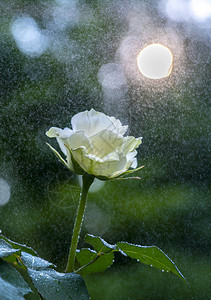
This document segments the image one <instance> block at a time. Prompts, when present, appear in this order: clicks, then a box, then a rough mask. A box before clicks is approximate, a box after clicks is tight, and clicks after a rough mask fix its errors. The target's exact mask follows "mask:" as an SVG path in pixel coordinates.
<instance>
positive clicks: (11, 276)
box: [0, 260, 32, 299]
mask: <svg viewBox="0 0 211 300" xmlns="http://www.w3.org/2000/svg"><path fill="white" fill-rule="evenodd" d="M0 278H1V279H3V280H4V281H5V282H7V283H9V284H11V285H12V286H14V287H15V288H17V289H18V291H19V292H20V294H21V295H23V296H24V295H26V294H28V293H30V292H32V290H31V289H30V288H29V286H28V284H27V283H26V282H25V280H24V279H23V277H22V276H21V275H20V273H19V272H18V271H17V270H16V269H15V268H13V267H12V266H11V265H10V264H8V263H7V262H5V261H3V260H0ZM0 299H2V298H1V294H0ZM14 299H16V298H14Z"/></svg>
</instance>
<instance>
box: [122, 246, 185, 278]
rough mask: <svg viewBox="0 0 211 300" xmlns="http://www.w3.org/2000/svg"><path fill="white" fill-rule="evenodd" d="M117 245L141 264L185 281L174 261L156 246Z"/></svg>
mask: <svg viewBox="0 0 211 300" xmlns="http://www.w3.org/2000/svg"><path fill="white" fill-rule="evenodd" d="M117 246H118V248H119V250H120V251H121V252H123V254H125V255H127V256H129V257H131V258H135V259H137V260H138V261H139V262H141V263H143V264H146V265H150V266H152V267H155V268H157V269H160V270H162V271H166V272H170V273H174V274H176V275H177V276H179V277H180V278H181V279H182V280H184V281H185V282H186V283H187V281H186V279H185V278H184V276H183V275H182V274H181V272H180V271H179V270H178V268H177V266H176V265H175V264H174V262H173V261H172V260H171V259H170V258H169V257H168V256H167V255H166V254H165V253H164V252H163V251H162V250H160V249H159V248H158V247H156V246H140V245H133V244H129V243H126V242H118V243H117Z"/></svg>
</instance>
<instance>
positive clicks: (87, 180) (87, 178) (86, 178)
mask: <svg viewBox="0 0 211 300" xmlns="http://www.w3.org/2000/svg"><path fill="white" fill-rule="evenodd" d="M93 181H94V177H93V176H91V175H89V174H85V175H83V186H82V193H81V196H80V201H79V205H78V211H77V216H76V220H75V225H74V229H73V235H72V241H71V246H70V251H69V256H68V261H67V267H66V272H74V264H75V255H76V249H77V245H78V239H79V234H80V231H81V225H82V221H83V216H84V211H85V207H86V199H87V195H88V191H89V188H90V186H91V184H92V183H93Z"/></svg>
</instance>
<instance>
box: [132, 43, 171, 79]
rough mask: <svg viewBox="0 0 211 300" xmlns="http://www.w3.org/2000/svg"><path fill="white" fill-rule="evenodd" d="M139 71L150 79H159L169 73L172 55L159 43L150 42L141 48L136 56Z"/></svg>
mask: <svg viewBox="0 0 211 300" xmlns="http://www.w3.org/2000/svg"><path fill="white" fill-rule="evenodd" d="M137 64H138V68H139V71H140V72H141V74H142V75H144V76H145V77H148V78H150V79H160V78H164V77H167V76H169V75H170V74H171V71H172V68H173V55H172V53H171V51H170V50H169V49H168V48H167V47H165V46H163V45H161V44H151V45H149V46H147V47H145V48H143V49H142V50H141V52H140V53H139V54H138V57H137Z"/></svg>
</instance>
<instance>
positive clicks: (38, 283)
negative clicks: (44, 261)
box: [28, 269, 89, 300]
mask: <svg viewBox="0 0 211 300" xmlns="http://www.w3.org/2000/svg"><path fill="white" fill-rule="evenodd" d="M28 273H29V276H30V277H31V279H32V281H33V283H34V285H35V287H36V288H37V290H38V291H39V293H40V294H41V295H42V296H43V297H44V298H45V300H52V299H53V300H67V299H68V300H69V299H72V300H89V295H88V291H87V289H86V286H85V283H84V281H83V279H82V277H81V276H80V275H78V274H75V273H59V272H56V271H55V270H53V269H45V270H32V269H28Z"/></svg>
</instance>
